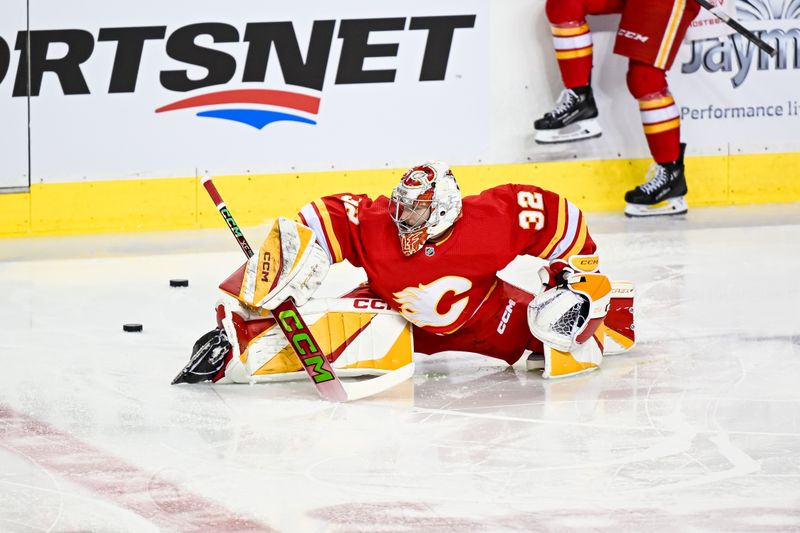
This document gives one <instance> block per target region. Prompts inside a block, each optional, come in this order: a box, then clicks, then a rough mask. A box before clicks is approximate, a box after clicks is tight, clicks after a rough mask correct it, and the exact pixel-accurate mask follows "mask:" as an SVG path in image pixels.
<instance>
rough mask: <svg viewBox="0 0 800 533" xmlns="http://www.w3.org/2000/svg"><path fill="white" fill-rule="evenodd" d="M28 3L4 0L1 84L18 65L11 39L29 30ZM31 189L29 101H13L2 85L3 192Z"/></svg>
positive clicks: (0, 178)
mask: <svg viewBox="0 0 800 533" xmlns="http://www.w3.org/2000/svg"><path fill="white" fill-rule="evenodd" d="M26 25H27V22H26V7H25V2H20V1H18V0H14V1H12V2H9V1H8V0H4V1H3V3H2V6H1V7H0V81H2V80H3V79H4V78H8V77H9V74H8V73H9V72H10V71H12V69H13V68H14V65H15V63H16V59H15V57H14V55H15V54H14V53H13V50H14V48H13V47H14V41H13V39H12V40H10V41H9V40H8V37H10V36H13V35H15V33H16V32H17V31H18V30H21V29H22V30H24V29H25V28H26ZM27 186H28V99H27V98H24V97H23V98H11V89H10V87H9V84H8V82H7V81H6V82H4V83H2V84H0V192H2V190H3V189H9V188H10V189H11V190H14V189H16V188H19V187H27Z"/></svg>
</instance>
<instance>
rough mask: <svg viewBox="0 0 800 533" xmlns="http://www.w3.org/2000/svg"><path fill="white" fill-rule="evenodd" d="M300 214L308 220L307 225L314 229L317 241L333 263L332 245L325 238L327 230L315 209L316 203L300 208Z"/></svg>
mask: <svg viewBox="0 0 800 533" xmlns="http://www.w3.org/2000/svg"><path fill="white" fill-rule="evenodd" d="M300 214H301V215H302V216H303V219H304V220H305V221H306V225H307V226H308V227H309V228H311V229H312V230H314V235H316V237H317V243H318V244H319V245H320V247H321V248H322V249H323V250H325V253H326V254H327V255H328V259H329V260H330V262H331V263H333V262H334V259H333V254H331V248H330V245H329V243H328V241H327V239H325V232H324V231H323V230H322V221H321V220H320V219H319V215H317V210H316V209H314V204H307V205H306V206H305V207H303V208H302V209H301V210H300Z"/></svg>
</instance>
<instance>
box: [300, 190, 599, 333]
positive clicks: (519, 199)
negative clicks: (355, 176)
mask: <svg viewBox="0 0 800 533" xmlns="http://www.w3.org/2000/svg"><path fill="white" fill-rule="evenodd" d="M388 203H389V200H388V198H386V197H385V196H380V197H378V198H377V199H375V200H372V199H370V198H369V197H367V196H365V195H362V194H338V195H335V196H326V197H324V198H322V199H320V200H317V201H315V202H312V203H310V204H308V205H306V206H305V207H304V208H303V209H302V210H301V211H300V219H301V221H302V222H303V223H304V224H306V225H307V226H309V227H310V228H312V229H313V230H314V232H315V233H316V235H317V240H318V242H319V244H320V245H321V246H322V248H324V249H325V251H326V252H327V253H328V255H329V256H330V258H331V262H333V263H336V262H339V261H343V260H345V259H346V260H348V261H350V263H352V264H353V265H355V266H357V267H363V268H364V270H366V273H367V277H368V279H369V283H370V287H371V288H372V290H373V291H375V293H376V294H377V295H378V296H380V297H381V298H383V299H384V300H386V301H387V302H388V303H389V305H390V306H392V307H393V308H394V309H396V310H398V311H399V312H400V313H402V314H403V316H404V317H405V318H406V319H408V320H409V321H410V322H412V323H413V324H414V325H415V326H417V327H420V328H423V329H425V330H426V331H429V332H431V333H441V334H445V333H451V332H453V331H455V330H457V329H458V328H460V327H461V326H463V325H464V323H466V322H467V321H468V320H469V319H470V318H471V317H472V316H473V315H474V314H475V313H476V312H477V311H478V309H479V308H480V306H481V303H482V302H484V301H485V300H486V299H487V298H488V297H489V295H490V294H491V293H492V291H493V290H494V288H495V286H496V282H497V272H498V271H499V270H502V269H503V268H504V267H505V266H506V265H508V264H509V263H510V262H511V261H512V260H513V259H514V258H515V257H517V256H518V255H523V254H528V255H533V256H536V257H541V258H543V259H547V260H553V259H558V258H565V257H569V256H571V255H574V254H588V253H594V251H595V244H594V241H592V238H591V237H590V236H589V233H588V231H587V228H586V221H585V220H584V217H583V214H582V213H581V212H580V210H579V209H578V208H577V207H575V206H574V205H573V204H572V203H570V202H569V201H568V200H566V199H565V198H561V197H560V196H558V195H557V194H555V193H553V192H550V191H546V190H544V189H540V188H538V187H534V186H530V185H502V186H499V187H494V188H492V189H488V190H486V191H484V192H483V193H481V194H479V195H477V196H468V197H466V198H464V200H463V209H462V213H461V218H460V219H458V220H457V221H456V223H455V225H454V226H453V230H452V232H450V234H449V235H447V236H446V237H445V238H444V239H442V240H440V241H439V242H436V243H428V244H426V245H425V246H424V247H423V248H422V250H420V251H419V252H417V253H415V254H414V255H411V256H405V255H403V253H402V251H401V249H400V242H399V239H398V234H397V228H396V227H395V225H394V222H393V221H392V219H391V217H390V216H389V211H388Z"/></svg>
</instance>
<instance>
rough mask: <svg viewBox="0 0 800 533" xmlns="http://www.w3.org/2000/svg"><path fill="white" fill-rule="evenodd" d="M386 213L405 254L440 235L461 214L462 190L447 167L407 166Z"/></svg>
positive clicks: (434, 163)
mask: <svg viewBox="0 0 800 533" xmlns="http://www.w3.org/2000/svg"><path fill="white" fill-rule="evenodd" d="M389 214H390V215H391V217H392V220H394V223H395V225H396V226H397V232H398V235H399V236H400V247H401V248H402V250H403V254H405V255H412V254H414V253H416V252H418V251H419V250H421V249H422V247H423V246H424V245H425V243H426V242H427V241H428V240H430V239H435V238H437V237H440V236H441V235H443V234H444V233H445V232H446V231H447V230H448V229H450V228H451V227H452V226H453V224H454V223H455V221H456V220H458V217H459V216H460V215H461V191H460V190H459V188H458V183H456V179H455V177H454V176H453V173H452V172H451V171H450V167H448V166H447V165H446V164H445V163H442V162H441V161H426V162H425V163H422V164H421V165H417V166H414V167H412V168H410V169H408V171H407V172H406V173H405V174H403V178H402V179H401V180H400V183H399V184H398V185H397V187H395V188H394V190H393V191H392V196H391V199H390V200H389Z"/></svg>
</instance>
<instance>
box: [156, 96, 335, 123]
mask: <svg viewBox="0 0 800 533" xmlns="http://www.w3.org/2000/svg"><path fill="white" fill-rule="evenodd" d="M319 103H320V99H319V98H318V97H316V96H309V95H306V94H300V93H294V92H290V91H278V90H272V89H238V90H228V91H217V92H213V93H208V94H200V95H197V96H192V97H190V98H184V99H183V100H178V101H177V102H172V103H171V104H167V105H165V106H162V107H159V108H158V109H156V113H164V112H166V111H175V110H178V109H189V108H194V107H208V106H216V105H227V104H258V105H268V106H271V107H280V108H284V109H287V110H295V111H302V112H304V113H308V114H311V115H316V114H317V113H319ZM197 116H198V117H210V118H219V119H223V120H233V121H234V122H241V123H242V124H247V125H248V126H252V127H254V128H256V129H259V130H260V129H261V128H263V127H264V126H267V125H269V124H272V123H273V122H281V121H291V122H301V123H303V124H312V125H314V124H316V121H314V120H311V119H310V118H306V117H304V116H302V115H296V114H293V113H286V112H282V111H274V110H271V109H260V108H249V107H248V108H245V107H241V108H222V109H209V110H207V111H200V112H199V113H197Z"/></svg>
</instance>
